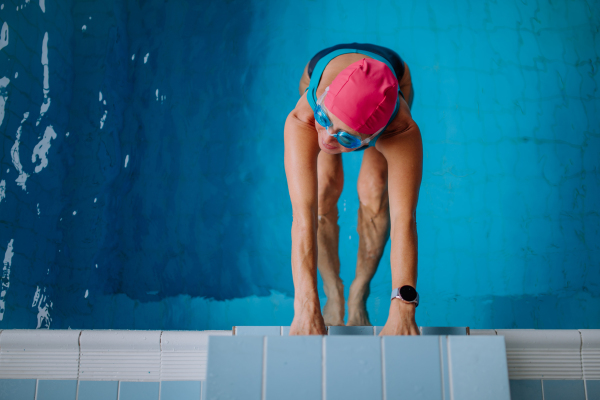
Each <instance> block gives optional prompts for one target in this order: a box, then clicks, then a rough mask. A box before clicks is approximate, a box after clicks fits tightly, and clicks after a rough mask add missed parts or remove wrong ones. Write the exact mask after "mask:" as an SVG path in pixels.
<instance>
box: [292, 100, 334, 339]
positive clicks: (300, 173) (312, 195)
mask: <svg viewBox="0 0 600 400" xmlns="http://www.w3.org/2000/svg"><path fill="white" fill-rule="evenodd" d="M307 107H308V109H307ZM311 111H312V110H311V109H310V106H309V105H308V102H307V101H306V94H304V95H303V96H302V97H301V98H300V101H299V102H298V104H297V105H296V108H295V109H294V110H293V111H292V112H291V113H290V114H289V115H288V117H287V120H286V122H285V129H284V137H285V174H286V177H287V183H288V190H289V193H290V199H291V201H292V209H293V222H292V275H293V279H294V290H295V295H294V321H293V322H292V326H291V328H290V335H310V334H313V335H324V334H325V324H324V322H323V316H322V315H321V306H320V303H319V295H318V292H317V156H318V155H319V144H318V141H317V132H316V131H315V128H314V122H313V123H311V120H312V118H313V117H312V112H311Z"/></svg>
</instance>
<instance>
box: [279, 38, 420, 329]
mask: <svg viewBox="0 0 600 400" xmlns="http://www.w3.org/2000/svg"><path fill="white" fill-rule="evenodd" d="M300 95H301V97H300V100H299V101H298V103H297V104H296V107H295V108H294V110H292V112H291V113H290V114H289V116H288V118H287V120H286V124H285V131H284V136H285V170H286V176H287V181H288V189H289V193H290V198H291V201H292V207H293V212H294V220H293V223H292V273H293V279H294V288H295V299H294V320H293V322H292V326H291V328H290V335H308V334H316V335H323V334H325V333H326V331H325V325H344V287H343V284H342V282H341V280H340V277H339V268H340V263H339V257H338V234H339V228H338V225H337V219H338V210H337V201H338V199H339V196H340V194H341V192H342V188H343V184H344V176H343V169H342V159H341V153H347V152H350V151H364V156H363V161H362V165H361V170H360V174H359V177H358V183H357V189H358V196H359V200H360V206H359V211H358V233H359V249H358V260H357V267H356V277H355V279H354V281H353V283H352V285H351V286H350V293H349V297H348V325H370V322H369V319H368V315H367V311H366V305H365V303H366V299H367V296H368V294H369V284H370V281H371V279H372V278H373V275H374V274H375V271H376V270H377V265H378V264H379V260H380V259H381V255H382V253H383V249H384V247H385V244H386V242H387V239H388V237H389V236H390V233H391V240H392V242H391V268H392V286H391V288H390V289H392V290H393V293H392V300H391V303H390V310H389V316H388V320H387V323H386V324H385V327H384V328H383V330H382V332H381V334H382V335H418V328H417V325H416V323H415V308H416V306H417V305H418V294H417V292H416V289H415V288H416V280H417V230H416V214H415V212H416V207H417V200H418V194H419V187H420V184H421V174H422V159H423V150H422V143H421V134H420V131H419V128H418V127H417V125H416V124H415V122H414V121H413V120H412V118H411V115H410V107H409V105H410V104H411V103H412V97H413V90H412V84H411V79H410V72H409V70H408V66H407V65H406V63H404V62H403V61H402V60H401V59H400V57H399V56H398V55H397V54H396V53H395V52H393V51H392V50H389V49H387V48H384V47H381V46H375V45H370V44H358V43H352V44H347V45H338V46H334V47H330V48H328V49H325V50H323V51H321V52H319V53H318V54H317V55H316V56H315V57H313V59H312V60H311V61H310V62H309V63H308V65H307V66H306V68H305V70H304V74H303V76H302V79H301V80H300ZM317 249H318V251H317ZM317 266H318V269H319V272H320V273H321V276H322V278H323V286H324V289H325V294H326V295H327V302H326V304H325V307H324V309H323V314H321V308H320V303H319V297H318V293H317V277H316V271H317Z"/></svg>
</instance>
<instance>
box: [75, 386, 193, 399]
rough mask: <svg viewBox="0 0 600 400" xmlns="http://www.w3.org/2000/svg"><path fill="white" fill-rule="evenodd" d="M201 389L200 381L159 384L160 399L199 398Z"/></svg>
mask: <svg viewBox="0 0 600 400" xmlns="http://www.w3.org/2000/svg"><path fill="white" fill-rule="evenodd" d="M201 390H202V382H200V381H163V382H161V384H160V400H200V392H201ZM79 400H81V399H79Z"/></svg>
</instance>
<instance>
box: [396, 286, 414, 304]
mask: <svg viewBox="0 0 600 400" xmlns="http://www.w3.org/2000/svg"><path fill="white" fill-rule="evenodd" d="M400 297H402V300H406V301H414V300H415V299H416V298H417V291H416V290H415V288H414V287H412V286H402V287H401V288H400Z"/></svg>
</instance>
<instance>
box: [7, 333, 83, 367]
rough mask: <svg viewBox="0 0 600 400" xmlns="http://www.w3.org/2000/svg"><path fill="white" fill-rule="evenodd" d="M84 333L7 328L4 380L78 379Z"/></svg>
mask: <svg viewBox="0 0 600 400" xmlns="http://www.w3.org/2000/svg"><path fill="white" fill-rule="evenodd" d="M80 332H81V331H78V330H52V331H50V330H41V331H40V330H33V329H14V330H13V329H9V330H3V331H2V332H1V333H0V379H24V378H39V379H77V369H78V366H79V334H80Z"/></svg>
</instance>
